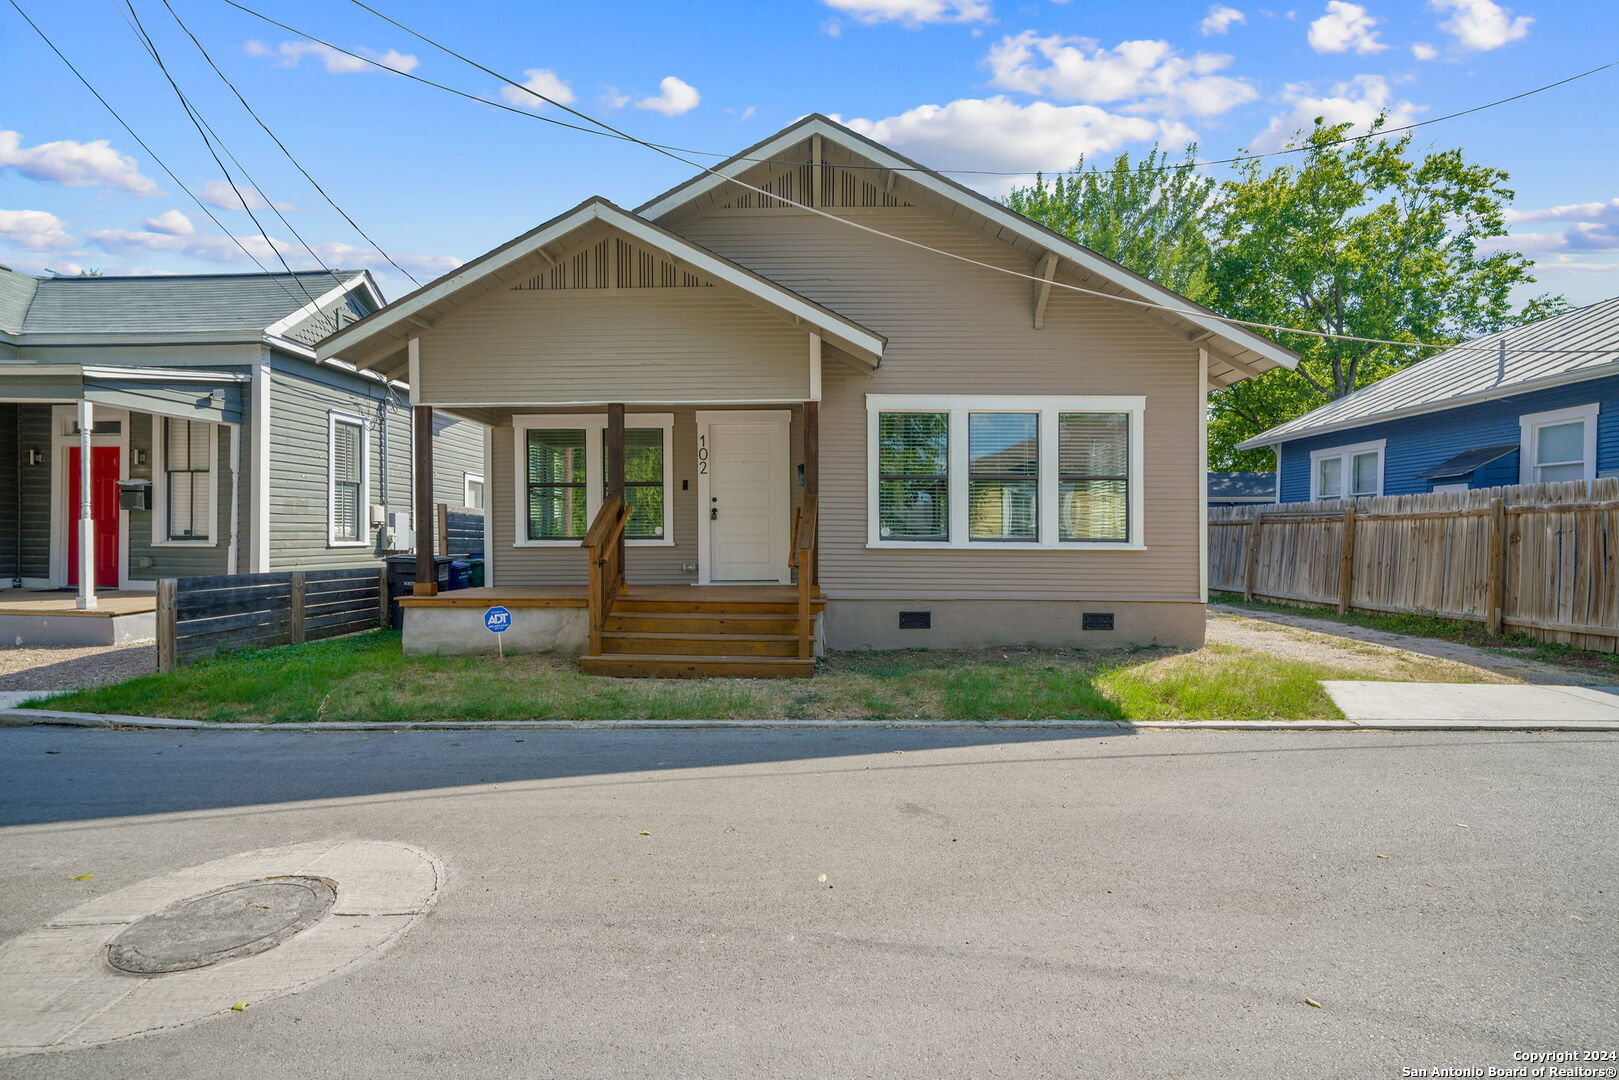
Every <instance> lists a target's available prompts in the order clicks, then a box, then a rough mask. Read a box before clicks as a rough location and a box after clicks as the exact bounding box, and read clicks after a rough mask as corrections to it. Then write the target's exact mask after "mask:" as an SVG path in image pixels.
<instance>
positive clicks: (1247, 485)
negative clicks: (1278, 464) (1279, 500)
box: [1209, 472, 1276, 506]
mask: <svg viewBox="0 0 1619 1080" xmlns="http://www.w3.org/2000/svg"><path fill="white" fill-rule="evenodd" d="M1275 501H1276V474H1275V473H1274V472H1210V473H1209V505H1210V506H1252V505H1254V504H1255V503H1273V502H1275Z"/></svg>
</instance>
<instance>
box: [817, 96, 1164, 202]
mask: <svg viewBox="0 0 1619 1080" xmlns="http://www.w3.org/2000/svg"><path fill="white" fill-rule="evenodd" d="M833 119H834V120H838V119H839V117H836V116H834V117H833ZM841 122H842V123H845V124H847V125H848V126H849V127H851V128H853V129H854V130H856V131H858V132H860V133H861V134H862V135H867V136H870V137H871V138H873V139H876V140H877V141H878V142H881V143H884V144H887V145H889V146H892V147H894V148H895V149H897V150H901V151H903V152H904V153H906V154H910V155H912V156H914V157H916V158H918V159H920V160H921V161H923V162H925V163H926V164H928V165H931V166H933V167H935V168H941V169H952V168H958V169H959V168H967V169H991V170H1005V171H1011V172H1020V173H1021V172H1027V173H1029V174H1031V175H1032V174H1033V173H1035V172H1037V171H1040V170H1046V171H1050V170H1052V169H1060V168H1063V167H1065V166H1066V165H1071V164H1073V163H1074V162H1075V161H1077V160H1078V159H1079V158H1080V157H1081V156H1082V155H1093V154H1098V153H1107V152H1110V151H1113V150H1117V149H1119V148H1120V147H1122V146H1124V145H1125V144H1127V143H1132V142H1150V141H1152V140H1154V139H1157V140H1160V141H1163V142H1169V143H1181V142H1187V141H1190V140H1191V139H1192V138H1193V134H1192V132H1191V131H1190V130H1188V129H1187V128H1186V127H1185V125H1183V124H1181V123H1179V122H1177V121H1173V120H1161V119H1160V120H1149V119H1147V118H1145V117H1140V116H1120V115H1118V114H1117V113H1110V112H1108V111H1107V110H1106V109H1102V108H1099V107H1098V106H1095V105H1053V104H1050V103H1049V102H1044V101H1037V102H1034V103H1032V104H1029V105H1020V104H1018V103H1016V102H1014V101H1012V100H1011V99H1009V98H1006V97H1003V96H996V97H992V98H985V99H977V98H966V99H962V100H958V101H952V102H951V103H950V104H948V105H920V106H918V107H916V108H914V109H910V110H907V111H906V112H903V113H900V114H899V115H898V116H890V117H887V118H886V119H882V120H861V119H852V120H843V121H841ZM1014 182H1015V181H1014V180H1013V179H1011V178H1005V179H1001V180H996V181H991V182H988V183H987V184H986V185H985V186H986V187H995V188H996V189H997V190H1004V189H1005V188H1008V187H1010V186H1011V184H1012V183H1014Z"/></svg>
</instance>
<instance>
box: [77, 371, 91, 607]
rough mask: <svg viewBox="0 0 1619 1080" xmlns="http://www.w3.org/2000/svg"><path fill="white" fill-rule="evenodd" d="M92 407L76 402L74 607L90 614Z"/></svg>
mask: <svg viewBox="0 0 1619 1080" xmlns="http://www.w3.org/2000/svg"><path fill="white" fill-rule="evenodd" d="M95 411H96V410H95V406H94V405H92V404H90V402H88V401H85V400H80V402H79V597H78V599H77V600H75V601H74V605H73V606H74V607H77V608H78V609H80V610H81V611H89V610H91V609H93V608H94V607H95V606H96V522H95V518H94V517H93V516H92V514H93V510H92V509H91V505H90V503H91V493H92V487H91V483H90V481H91V478H92V474H93V473H94V463H93V461H92V459H91V453H90V450H91V446H92V445H93V444H92V442H91V436H92V434H93V433H94V431H95V426H96V417H95Z"/></svg>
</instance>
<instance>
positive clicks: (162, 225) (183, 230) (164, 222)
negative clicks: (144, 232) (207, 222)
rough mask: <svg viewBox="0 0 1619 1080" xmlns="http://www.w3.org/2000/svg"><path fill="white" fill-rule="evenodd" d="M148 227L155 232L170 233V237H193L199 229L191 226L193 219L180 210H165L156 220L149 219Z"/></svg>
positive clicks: (147, 220) (147, 221)
mask: <svg viewBox="0 0 1619 1080" xmlns="http://www.w3.org/2000/svg"><path fill="white" fill-rule="evenodd" d="M146 227H147V228H148V229H151V230H152V231H153V232H160V233H168V234H169V235H170V236H191V235H192V234H193V233H195V232H196V231H197V227H196V226H195V225H193V224H191V219H190V218H188V217H186V216H185V215H184V214H182V213H180V211H178V210H165V211H163V212H162V213H161V214H159V215H158V216H157V217H155V218H147V219H146Z"/></svg>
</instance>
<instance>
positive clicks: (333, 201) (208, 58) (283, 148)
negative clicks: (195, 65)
mask: <svg viewBox="0 0 1619 1080" xmlns="http://www.w3.org/2000/svg"><path fill="white" fill-rule="evenodd" d="M163 6H164V7H165V8H167V9H168V11H169V14H170V15H171V16H173V18H174V22H175V24H176V25H177V26H179V27H180V29H181V30H183V31H185V35H186V36H187V37H188V38H190V39H191V43H192V44H193V45H195V46H196V47H197V51H198V52H200V53H201V54H202V58H203V59H204V60H206V61H207V62H208V66H209V67H210V68H212V69H213V71H214V74H215V75H218V76H219V79H220V81H221V82H223V83H224V84H225V85H226V86H227V87H229V88H230V92H231V93H232V94H235V95H236V100H237V101H239V102H241V103H242V108H243V109H246V110H247V115H249V116H251V117H252V118H253V120H254V122H255V123H257V124H258V125H259V127H260V128H262V129H263V131H264V133H265V134H266V135H268V136H269V137H270V141H271V142H273V143H275V144H276V146H277V147H279V148H280V150H281V152H282V153H283V154H285V155H286V158H287V160H288V161H290V162H292V165H293V168H295V169H297V170H298V171H299V172H300V173H302V174H303V177H304V179H305V180H308V181H309V184H310V186H311V187H313V188H314V189H315V190H316V191H318V192H320V197H321V198H323V199H325V200H326V202H327V204H328V205H330V206H331V208H332V209H333V210H336V211H337V212H338V214H340V215H341V216H342V218H343V220H344V221H346V222H348V223H349V225H350V226H351V227H352V228H353V229H354V231H355V232H356V233H358V234H359V235H360V237H361V238H362V239H364V240H365V242H366V243H368V244H370V245H371V247H372V249H373V250H375V251H376V252H377V254H379V255H381V256H382V257H383V258H384V259H387V260H388V265H390V266H392V267H393V268H394V269H395V270H398V271H399V272H400V273H401V274H404V275H405V276H406V277H407V278H409V279H410V282H411V284H412V285H415V286H417V287H418V288H420V287H421V284H422V283H421V282H420V281H417V280H416V276H415V275H414V274H412V273H411V272H410V271H409V270H406V269H405V268H404V267H403V266H400V265H399V263H398V261H397V260H396V259H394V257H393V256H392V255H389V254H388V252H387V251H386V250H385V249H384V248H383V246H382V245H381V244H379V243H377V242H376V241H375V240H373V239H372V238H371V235H370V234H369V233H367V232H366V231H365V230H364V229H362V228H360V223H359V222H357V221H355V220H354V218H353V217H351V216H350V215H349V212H348V211H347V210H344V209H343V208H342V207H341V206H339V205H338V204H337V200H336V199H334V198H332V197H331V196H330V195H328V194H327V193H326V189H325V188H323V187H321V185H320V182H319V181H317V180H316V179H315V178H314V177H313V176H311V175H310V174H309V170H308V169H306V168H304V166H303V163H302V162H300V161H299V160H298V159H297V157H295V156H294V155H293V153H292V151H291V150H289V149H287V146H286V144H285V143H283V142H282V141H281V139H280V138H279V137H278V136H277V135H276V133H275V132H274V131H272V130H270V125H269V124H267V123H265V122H264V120H263V119H262V118H261V117H260V116H259V114H258V113H257V112H255V111H254V109H253V106H251V105H249V104H248V103H247V98H245V97H243V96H242V92H241V91H240V90H238V89H237V88H236V84H235V83H233V82H231V80H230V78H229V77H228V76H227V75H226V74H225V73H224V72H223V71H221V70H220V69H219V65H218V64H216V63H214V58H213V57H212V56H211V55H209V52H208V50H207V49H206V48H205V47H204V46H203V44H202V42H201V41H199V40H198V39H197V35H196V34H194V33H192V32H191V28H190V27H189V26H187V25H186V24H185V22H184V21H183V20H182V19H181V18H180V14H179V12H177V11H175V10H174V5H172V4H170V3H169V0H163ZM288 227H289V228H290V227H291V226H288Z"/></svg>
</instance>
